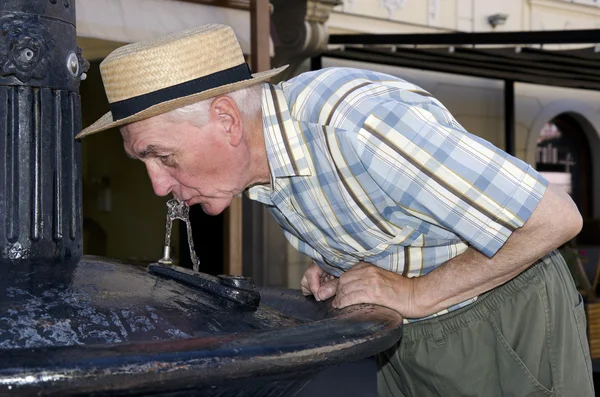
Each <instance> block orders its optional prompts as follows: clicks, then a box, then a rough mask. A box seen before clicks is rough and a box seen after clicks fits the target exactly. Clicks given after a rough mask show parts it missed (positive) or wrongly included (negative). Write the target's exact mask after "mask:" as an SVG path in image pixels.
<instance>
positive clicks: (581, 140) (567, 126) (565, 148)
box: [536, 113, 593, 218]
mask: <svg viewBox="0 0 600 397" xmlns="http://www.w3.org/2000/svg"><path fill="white" fill-rule="evenodd" d="M536 168H537V170H538V171H539V172H540V173H541V174H542V175H544V176H545V177H546V178H547V179H548V180H549V181H550V182H551V183H555V184H559V185H561V186H563V188H564V189H565V190H566V191H567V192H568V193H569V194H570V195H571V197H572V198H573V201H575V203H576V204H577V207H578V208H579V211H580V212H581V214H582V216H583V217H584V218H590V217H592V216H593V176H592V174H593V171H592V157H591V151H590V143H589V140H588V139H587V137H586V134H585V132H584V130H583V127H582V126H581V124H580V123H579V121H578V120H577V119H576V118H575V117H573V116H572V115H570V114H568V113H563V114H560V115H558V116H556V117H555V118H553V119H552V120H550V121H548V122H547V123H546V124H545V125H544V127H542V129H541V131H540V134H539V136H538V139H537V147H536Z"/></svg>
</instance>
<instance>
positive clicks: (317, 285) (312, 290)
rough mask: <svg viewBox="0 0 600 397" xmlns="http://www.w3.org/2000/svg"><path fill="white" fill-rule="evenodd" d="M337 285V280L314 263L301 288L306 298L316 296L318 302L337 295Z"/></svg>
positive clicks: (310, 266) (306, 273)
mask: <svg viewBox="0 0 600 397" xmlns="http://www.w3.org/2000/svg"><path fill="white" fill-rule="evenodd" d="M337 283H338V279H337V278H335V277H334V276H332V275H331V274H328V273H325V272H324V271H323V270H322V269H321V268H320V267H319V266H317V265H316V264H315V263H314V262H313V263H311V264H310V265H309V266H308V268H307V269H306V271H305V272H304V276H302V280H300V287H301V289H302V294H304V296H308V295H314V297H315V299H316V300H317V301H322V300H325V299H328V298H331V297H332V296H333V295H335V292H336V290H337Z"/></svg>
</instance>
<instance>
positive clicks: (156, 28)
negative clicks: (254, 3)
mask: <svg viewBox="0 0 600 397" xmlns="http://www.w3.org/2000/svg"><path fill="white" fill-rule="evenodd" d="M76 7H77V37H78V38H88V39H96V40H97V39H100V40H105V41H110V42H116V43H132V42H136V41H141V40H148V39H152V38H155V37H158V36H162V35H164V34H167V33H170V32H175V31H180V30H184V29H187V28H191V27H193V26H198V25H202V24H205V23H221V24H224V25H229V26H231V27H232V28H233V30H234V32H235V34H236V36H237V38H238V40H239V42H240V45H241V47H242V51H243V52H244V54H250V43H251V40H250V11H249V10H243V9H234V8H225V7H217V6H211V5H205V4H198V3H191V2H184V1H174V0H77V3H76ZM92 42H93V43H94V41H93V40H92ZM95 44H97V43H95ZM108 49H109V50H110V48H108ZM84 51H85V48H84ZM272 53H273V45H272V43H271V54H272ZM89 54H90V52H88V53H87V54H84V55H85V56H86V58H88V59H89V58H90V55H89ZM91 54H92V55H91V57H92V58H98V57H103V56H106V54H103V53H102V51H98V52H93V53H91Z"/></svg>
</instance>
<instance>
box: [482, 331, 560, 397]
mask: <svg viewBox="0 0 600 397" xmlns="http://www.w3.org/2000/svg"><path fill="white" fill-rule="evenodd" d="M490 322H491V324H492V327H493V329H494V332H495V336H496V342H497V346H496V348H497V349H498V350H499V351H498V355H497V358H498V363H497V364H498V371H499V372H500V373H501V376H500V377H501V379H505V380H508V379H510V381H508V382H506V383H505V384H504V385H503V387H506V388H507V389H506V390H504V392H503V394H504V395H514V396H528V397H542V396H554V395H555V394H554V391H553V390H550V389H548V387H546V386H544V385H543V384H542V383H540V381H539V380H538V379H537V378H536V377H535V376H534V375H533V374H532V373H531V371H530V370H529V368H527V365H526V364H525V362H524V361H523V360H522V359H521V357H520V356H519V354H518V353H517V352H516V351H515V350H514V349H513V347H512V346H511V344H510V343H509V342H508V341H507V339H506V338H505V336H504V335H503V334H502V331H501V330H500V328H499V327H498V325H497V324H496V322H495V321H494V320H491V321H490Z"/></svg>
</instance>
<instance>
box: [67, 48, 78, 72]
mask: <svg viewBox="0 0 600 397" xmlns="http://www.w3.org/2000/svg"><path fill="white" fill-rule="evenodd" d="M67 70H68V71H69V73H71V76H73V77H77V76H78V75H79V59H77V55H76V54H75V53H74V52H71V53H70V54H69V57H68V58H67Z"/></svg>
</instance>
